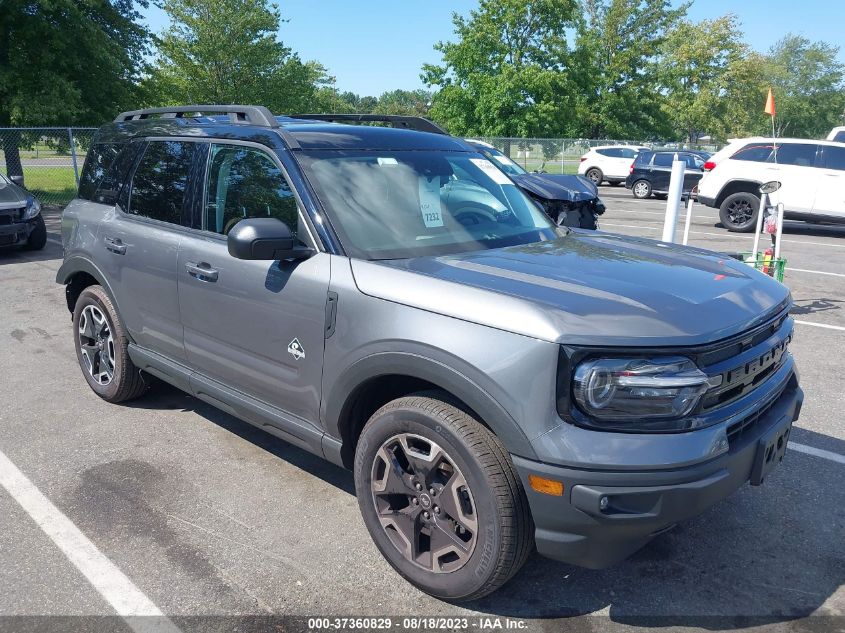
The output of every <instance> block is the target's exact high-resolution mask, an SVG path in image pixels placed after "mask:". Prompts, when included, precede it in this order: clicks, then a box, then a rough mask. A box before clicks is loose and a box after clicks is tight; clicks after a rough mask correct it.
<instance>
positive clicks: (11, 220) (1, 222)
mask: <svg viewBox="0 0 845 633" xmlns="http://www.w3.org/2000/svg"><path fill="white" fill-rule="evenodd" d="M20 217H21V213H20V210H18V209H14V210H11V211H9V210H7V211H0V226H8V225H10V224H15V223H16V222H19V221H20Z"/></svg>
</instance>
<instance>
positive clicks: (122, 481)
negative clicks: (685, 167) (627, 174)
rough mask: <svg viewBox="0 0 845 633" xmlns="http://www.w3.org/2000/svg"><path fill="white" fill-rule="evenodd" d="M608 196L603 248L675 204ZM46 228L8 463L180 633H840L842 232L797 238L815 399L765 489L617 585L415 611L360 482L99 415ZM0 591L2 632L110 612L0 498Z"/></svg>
mask: <svg viewBox="0 0 845 633" xmlns="http://www.w3.org/2000/svg"><path fill="white" fill-rule="evenodd" d="M601 195H602V197H603V198H604V199H605V202H606V204H607V207H608V211H607V212H606V214H605V215H604V216H603V217H602V218H601V220H600V224H601V228H602V229H603V230H607V231H612V232H617V233H626V234H634V235H642V236H647V237H655V238H658V237H659V236H660V234H661V228H662V222H663V210H664V208H665V203H664V202H660V201H656V200H654V201H638V200H634V199H633V198H632V197H631V194H630V192H629V191H626V190H625V189H624V188H619V187H616V188H614V187H602V191H601ZM717 221H718V218H717V213H716V211H715V210H712V209H706V208H704V207H701V206H696V213H695V216H694V221H693V226H692V232H691V240H690V243H691V244H692V245H694V246H700V247H704V248H711V249H715V250H721V251H738V250H742V249H743V248H748V249H750V241H751V238H750V237H749V236H738V235H732V234H729V233H727V232H726V231H725V230H723V229H721V228H719V227H717V226H716V224H717ZM681 227H682V224H681V223H679V232H678V234H679V235H680V233H681ZM48 231H49V241H48V244H47V248H46V249H45V250H44V251H42V252H39V253H23V252H5V253H0V376H2V389H0V456H2V455H5V456H6V457H7V458H8V461H9V462H10V463H12V464H13V465H14V467H16V468H17V469H18V470H19V471H20V472H21V473H22V474H23V475H24V476H25V477H26V478H27V479H28V480H29V482H31V483H32V484H33V485H34V487H35V488H37V490H38V491H40V493H42V494H43V495H44V496H45V497H46V498H47V499H48V500H49V501H50V502H52V504H53V505H54V506H55V507H56V508H58V509H59V510H60V511H61V512H62V513H63V514H64V515H65V516H66V517H67V518H68V519H70V521H71V522H72V523H73V524H74V525H75V526H76V527H77V528H78V529H79V531H80V532H81V533H82V534H83V535H84V537H86V538H87V539H88V540H89V541H90V542H91V543H92V544H93V545H94V546H95V547H96V549H97V550H99V552H101V553H102V554H103V555H104V556H105V557H106V558H107V559H108V560H109V561H110V562H111V563H112V564H113V566H114V567H115V568H116V569H117V570H119V572H121V573H122V574H123V575H125V577H126V578H128V579H129V580H130V581H131V583H132V585H134V586H135V587H137V588H138V589H139V590H140V591H141V592H142V593H143V594H144V595H145V596H146V597H147V598H149V601H151V603H152V604H153V605H154V606H155V608H157V609H158V610H160V611H161V612H162V613H164V614H166V615H167V616H169V617H170V618H171V620H172V622H173V624H174V625H175V626H177V627H179V628H181V629H183V630H190V629H192V628H196V627H199V623H200V622H201V623H202V628H203V629H209V630H214V629H216V628H219V629H220V630H223V629H226V630H228V629H229V628H231V627H232V625H233V621H232V620H226V619H222V618H208V619H201V620H197V619H194V618H195V617H196V616H250V615H254V616H268V615H298V616H315V615H338V616H348V615H390V616H396V617H401V616H437V615H454V616H464V615H465V616H470V617H472V618H478V617H481V616H483V617H501V618H513V619H516V621H525V622H526V623H527V624H526V628H527V629H529V630H545V631H558V630H563V629H564V627H572V626H578V627H581V628H584V629H585V630H592V629H601V630H607V629H611V630H612V629H614V628H627V627H635V628H644V627H647V626H655V627H661V628H676V627H678V628H683V627H702V628H705V629H711V630H712V629H742V628H746V627H750V626H761V625H766V626H769V627H772V628H773V629H775V630H785V631H796V632H799V631H800V632H803V631H807V630H817V631H822V630H825V631H827V630H843V629H845V587H844V586H843V585H845V486H843V483H845V421H843V415H842V411H843V409H845V395H843V392H845V390H843V381H842V375H843V372H845V359H843V354H845V311H844V310H843V306H845V265H843V264H844V263H845V227H839V228H834V227H819V226H814V227H811V226H809V225H803V224H798V223H787V227H786V233H785V238H786V239H785V241H784V247H783V251H784V255H785V256H786V257H787V258H788V260H789V265H788V270H787V276H786V280H785V282H786V284H787V285H788V286H789V287H790V288H791V290H792V293H793V296H794V298H795V302H796V307H795V317H796V319H797V321H798V324H797V325H796V336H795V341H794V343H793V345H792V350H793V353H794V355H795V356H796V359H797V362H798V365H799V369H800V371H801V376H802V381H803V387H804V389H805V392H806V401H805V406H804V410H803V413H802V416H801V419H800V421H799V422H798V425H797V428H796V429H795V431H794V433H793V436H792V439H793V440H794V442H795V443H796V444H797V448H796V447H793V450H791V451H789V452H788V453H787V457H786V459H785V461H784V463H783V465H782V466H781V467H779V468H778V469H776V471H775V472H774V473H773V475H772V476H771V477H770V478H769V479H768V480H767V482H766V483H765V484H764V485H763V486H762V487H760V488H754V489H752V488H751V487H748V486H746V487H745V488H743V489H741V490H740V491H739V492H738V493H737V494H736V495H734V496H732V497H731V498H729V499H727V500H725V501H723V502H722V503H720V504H718V505H717V506H715V507H714V508H712V509H710V510H709V511H707V512H706V513H704V514H703V515H702V516H700V517H699V518H697V519H695V520H692V521H689V522H687V523H684V524H682V525H679V526H678V527H677V528H675V529H673V530H672V531H669V532H667V533H665V534H662V535H661V536H659V537H657V538H656V539H655V540H654V541H653V542H652V543H651V544H650V545H648V546H647V547H646V548H644V549H643V550H641V551H640V552H639V553H637V554H636V555H634V556H633V557H632V558H631V559H629V560H628V561H626V562H625V563H623V564H621V565H618V566H617V567H614V568H612V569H608V570H603V571H590V570H584V569H578V568H574V567H570V566H567V565H563V564H559V563H554V562H551V561H548V560H545V559H542V558H539V557H537V556H534V557H533V558H532V559H531V560H530V561H529V563H528V564H527V565H526V566H525V568H524V569H523V570H522V571H521V572H520V573H519V574H518V576H516V577H515V578H514V579H513V580H512V581H511V582H510V583H509V584H508V585H507V586H506V587H505V588H504V589H503V590H502V591H500V592H498V593H496V594H494V595H492V596H488V597H487V598H484V599H482V600H480V601H477V602H475V603H471V604H468V605H462V606H455V605H451V604H448V603H445V602H441V601H439V600H436V599H433V598H431V597H429V596H427V595H425V594H422V593H420V592H419V591H417V590H416V589H414V588H413V587H412V586H411V585H409V584H407V583H406V582H404V581H403V580H402V579H401V578H400V577H399V576H397V575H396V574H395V573H394V572H393V570H392V569H391V568H390V567H389V566H388V564H387V563H386V562H385V561H384V560H383V559H382V558H381V556H380V555H379V553H378V552H377V550H376V548H375V546H374V545H373V544H372V543H371V541H370V538H369V536H368V534H367V532H366V530H365V528H364V526H363V523H362V521H361V520H360V517H359V513H358V507H357V503H356V499H355V496H354V494H353V482H352V477H351V474H350V473H348V472H346V471H344V470H341V469H339V468H336V467H335V466H332V465H330V464H328V463H327V462H324V461H322V460H320V459H318V458H316V457H313V456H311V455H309V454H307V453H305V452H303V451H301V450H299V449H297V448H294V447H292V446H290V445H288V444H286V443H284V442H282V441H281V440H278V439H276V438H274V437H272V436H270V435H267V434H265V433H263V432H261V431H259V430H256V429H254V428H253V427H251V426H249V425H247V424H245V423H242V422H239V421H238V420H236V419H234V418H232V417H230V416H228V415H227V414H225V413H222V412H220V411H218V410H216V409H214V408H212V407H210V406H209V405H206V404H204V403H202V402H200V401H198V400H196V399H194V398H192V397H189V396H187V395H185V394H183V393H181V392H179V391H177V390H175V389H172V388H170V387H167V386H164V385H160V386H156V388H155V389H154V390H153V392H152V393H151V394H149V395H148V396H147V397H145V398H143V399H141V400H139V401H135V402H131V403H128V404H126V405H123V406H116V405H110V404H107V403H105V402H103V401H102V400H100V399H99V398H97V397H96V396H95V395H94V393H93V392H92V391H91V390H90V389H89V388H88V387H87V385H86V383H85V381H84V379H83V377H82V374H81V373H80V371H79V368H78V366H77V363H76V358H75V355H74V351H73V344H72V339H71V322H70V317H69V314H68V312H67V309H66V306H65V301H64V293H63V290H62V288H61V287H59V286H57V285H56V284H55V283H54V278H55V272H56V270H57V269H58V267H59V265H60V263H61V246H60V243H59V241H58V239H59V231H58V216H57V215H56V214H55V213H54V214H52V215H50V216H49V217H48ZM0 589H1V590H0V616H83V615H84V616H109V615H112V614H113V613H114V612H113V610H112V608H111V607H110V606H109V604H108V603H107V602H106V601H105V600H103V598H102V597H101V595H100V593H98V591H97V590H95V588H94V587H93V586H92V585H91V584H90V583H89V582H88V581H87V580H86V578H85V577H83V576H82V575H81V574H80V573H79V572H78V571H77V568H76V567H75V566H74V564H72V563H71V561H70V560H69V559H68V558H66V557H65V555H64V554H62V552H61V551H59V550H58V549H57V548H56V546H55V545H54V543H53V541H51V539H50V537H48V535H47V533H45V530H44V529H42V527H40V526H39V525H38V524H37V523H36V521H34V520H33V518H32V516H31V513H27V512H25V511H24V509H23V508H22V507H21V505H19V504H18V503H17V502H16V501H15V500H14V499H13V498H12V497H11V496H10V495H9V494H8V493H7V491H6V490H4V489H2V488H0ZM593 616H605V617H593ZM810 616H812V617H810ZM475 621H477V620H473V622H475ZM4 624H5V626H6V628H14V627H16V626H18V627H20V628H26V627H29V629H30V630H36V628H37V627H38V626H46V625H47V624H48V621H45V620H32V619H28V618H20V619H10V618H9V617H5V618H0V630H2V629H3V628H4ZM36 624H37V626H36ZM115 626H116V627H117V624H115ZM118 628H119V627H118ZM242 628H243V627H242ZM282 630H284V627H282Z"/></svg>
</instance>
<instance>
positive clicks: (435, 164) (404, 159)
mask: <svg viewBox="0 0 845 633" xmlns="http://www.w3.org/2000/svg"><path fill="white" fill-rule="evenodd" d="M299 156H300V160H301V162H302V163H303V166H304V167H305V169H306V173H307V175H308V177H309V180H310V181H311V183H312V184H313V185H314V188H315V190H316V192H317V195H318V197H319V198H320V200H321V202H322V203H323V206H324V207H325V208H326V212H327V213H328V214H329V218H330V220H331V222H332V226H334V228H335V230H336V231H337V233H338V235H339V237H340V240H341V242H342V243H343V246H344V248H345V249H346V251H347V252H348V253H349V254H350V255H352V256H353V257H359V258H363V259H401V258H407V257H418V256H423V255H446V254H452V253H459V252H465V251H473V250H481V249H488V248H500V247H504V246H512V245H516V244H528V243H532V242H539V241H544V240H550V239H554V238H556V237H557V235H558V234H557V232H556V231H555V229H554V227H553V225H552V224H551V222H550V221H549V219H548V218H547V217H546V216H545V214H543V212H542V211H540V210H539V209H538V208H537V207H536V206H535V205H534V204H533V203H532V202H531V201H530V200H529V199H528V198H527V197H526V196H525V194H523V193H522V192H521V191H520V190H519V188H518V187H517V186H516V185H514V183H513V182H512V181H511V180H510V179H509V178H508V177H507V176H505V174H504V173H502V171H500V170H499V169H497V168H496V166H495V165H493V164H492V163H491V162H490V161H489V160H487V159H486V158H484V157H483V156H482V155H480V154H475V153H468V152H444V151H383V152H377V151H375V150H361V151H340V150H339V151H327V150H321V151H303V152H301V153H300V155H299Z"/></svg>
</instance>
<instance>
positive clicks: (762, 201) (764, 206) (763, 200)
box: [752, 193, 769, 261]
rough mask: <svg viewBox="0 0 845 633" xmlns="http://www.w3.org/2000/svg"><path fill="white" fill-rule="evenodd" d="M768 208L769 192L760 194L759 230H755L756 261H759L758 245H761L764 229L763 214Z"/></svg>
mask: <svg viewBox="0 0 845 633" xmlns="http://www.w3.org/2000/svg"><path fill="white" fill-rule="evenodd" d="M768 208H769V194H767V193H764V194H762V195H761V196H760V209H759V210H758V211H757V230H756V231H755V232H754V251H752V256H753V257H754V261H757V247H758V246H759V245H760V231H761V230H762V229H763V214H764V213H765V212H766V209H768Z"/></svg>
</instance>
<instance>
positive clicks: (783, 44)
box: [755, 34, 845, 138]
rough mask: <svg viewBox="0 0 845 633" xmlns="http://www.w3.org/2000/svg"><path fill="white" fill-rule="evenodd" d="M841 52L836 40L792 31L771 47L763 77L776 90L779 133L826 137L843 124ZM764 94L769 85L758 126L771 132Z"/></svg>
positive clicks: (759, 108)
mask: <svg viewBox="0 0 845 633" xmlns="http://www.w3.org/2000/svg"><path fill="white" fill-rule="evenodd" d="M838 55H839V47H837V46H833V45H831V44H826V43H824V42H811V41H810V40H808V39H807V38H805V37H802V36H799V35H791V34H790V35H787V36H786V37H784V38H783V39H781V40H780V41H779V42H777V43H776V44H775V45H774V46H773V47H772V48H771V49H770V50H769V53H768V56H767V59H766V64H765V67H764V75H763V78H764V81H765V83H767V84H768V85H771V86H772V88H773V90H774V95H775V104H776V106H777V115H776V117H775V122H776V123H777V126H778V128H779V130H778V135H779V136H780V135H788V136H797V137H806V138H817V137H823V136H824V135H826V134H827V133H828V132H829V131H830V128H832V127H833V126H835V125H840V124H841V121H842V114H843V110H845V83H843V78H845V65H843V64H842V62H840V61H839V60H838ZM764 99H765V91H764V92H763V93H762V94H761V95H760V96H759V101H758V103H757V108H756V109H757V112H758V113H759V114H758V116H757V117H755V119H756V122H757V125H756V128H755V131H756V132H758V133H762V134H771V122H770V121H769V120H768V117H767V116H765V115H763V114H762V110H763V103H764ZM767 129H768V131H767Z"/></svg>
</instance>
